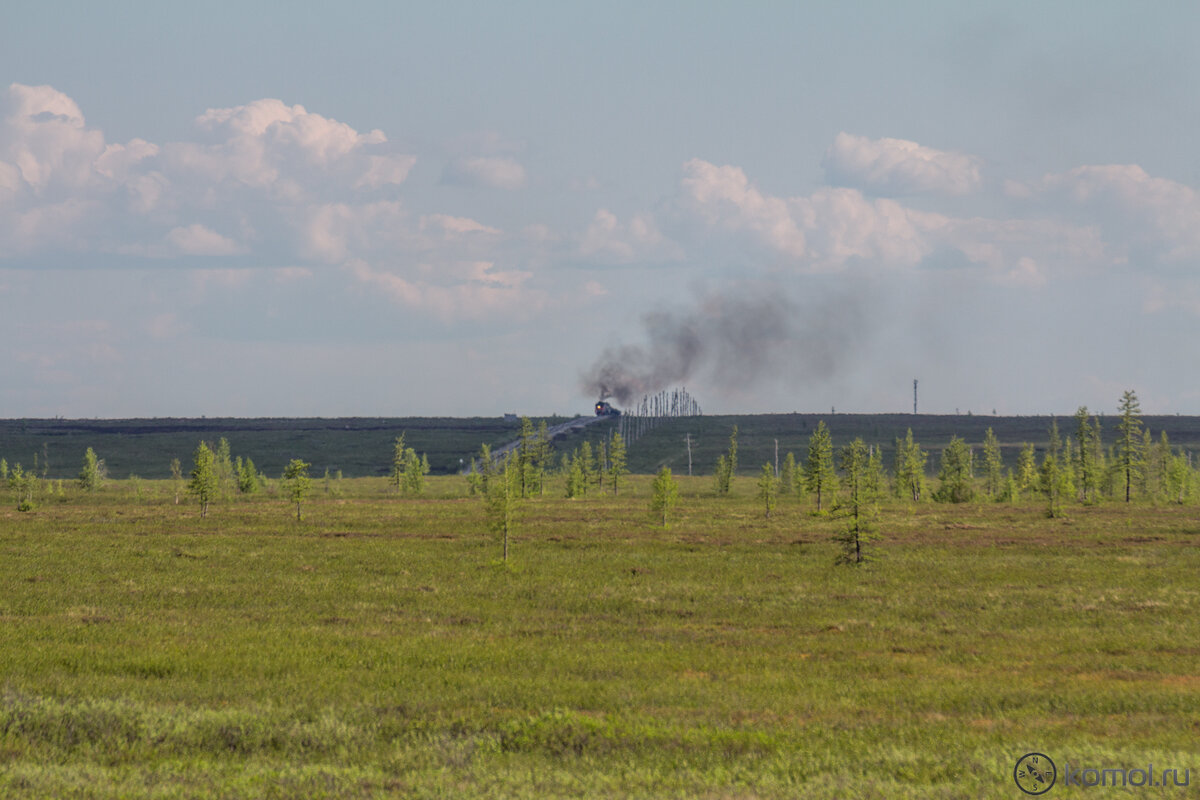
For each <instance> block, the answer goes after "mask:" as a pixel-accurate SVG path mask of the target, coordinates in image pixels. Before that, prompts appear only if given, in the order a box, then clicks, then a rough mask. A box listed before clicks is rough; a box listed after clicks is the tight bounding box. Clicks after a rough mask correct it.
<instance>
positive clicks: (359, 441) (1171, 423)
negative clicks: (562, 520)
mask: <svg viewBox="0 0 1200 800" xmlns="http://www.w3.org/2000/svg"><path fill="white" fill-rule="evenodd" d="M563 420H564V418H551V419H550V420H549V421H550V423H551V424H553V422H555V421H563ZM818 420H825V422H826V424H827V425H828V426H829V428H830V431H831V433H832V434H833V438H834V444H835V445H841V444H845V443H848V442H849V441H850V440H851V439H853V438H854V437H855V436H861V437H862V438H863V440H864V441H866V442H868V443H869V444H874V445H877V446H880V447H882V448H883V449H884V451H885V452H886V453H890V452H891V448H892V444H893V442H894V440H895V439H896V437H903V436H904V432H905V430H906V429H907V428H908V427H912V429H913V433H914V435H915V437H916V439H917V441H918V442H919V443H920V444H921V445H922V447H923V448H924V449H925V450H927V451H929V452H930V454H931V456H932V458H931V461H930V464H931V469H934V470H936V464H937V456H938V453H939V452H940V450H941V448H942V447H943V446H944V445H945V443H946V442H948V441H949V440H950V437H951V436H952V435H958V436H961V437H963V438H965V439H966V440H967V441H968V442H970V443H972V444H976V445H978V444H980V443H981V442H982V441H983V433H984V431H985V430H986V429H987V428H988V427H989V426H991V427H993V428H995V431H996V434H997V436H998V437H999V439H1000V441H1001V442H1002V444H1003V445H1004V452H1005V458H1006V460H1007V461H1008V462H1009V463H1010V464H1011V463H1013V462H1015V460H1016V453H1017V451H1018V450H1019V449H1020V446H1021V443H1022V442H1034V443H1039V444H1040V443H1043V442H1045V441H1046V438H1047V435H1046V431H1047V430H1048V428H1049V427H1050V418H1049V417H984V416H966V415H963V416H935V415H927V414H922V415H920V416H913V415H911V414H837V415H828V414H757V415H740V416H705V417H689V418H685V419H674V420H669V421H667V422H665V423H664V424H663V425H662V426H661V427H660V428H658V429H656V430H654V431H652V432H651V433H649V434H647V435H645V436H644V437H643V438H642V439H640V440H639V441H638V442H637V444H636V446H635V447H633V448H631V450H630V454H629V463H630V467H631V469H633V471H635V472H642V473H650V472H654V471H657V469H658V467H659V466H661V465H662V464H668V465H669V466H670V467H671V468H672V470H673V471H675V472H676V473H684V474H686V472H687V449H686V445H685V443H684V435H685V434H687V433H690V434H692V447H693V454H692V455H693V459H692V460H693V471H694V473H695V474H697V475H700V474H708V473H710V472H711V471H712V468H713V465H714V464H715V463H716V460H717V456H718V455H719V454H720V453H721V452H723V451H724V449H725V448H726V447H727V446H728V441H729V432H730V430H731V428H732V427H733V425H734V424H737V425H738V426H739V428H740V431H741V436H740V438H741V456H740V466H741V472H742V473H743V474H748V475H749V474H754V473H756V472H757V471H758V469H759V467H761V466H762V464H763V463H764V462H766V461H772V462H773V461H774V457H775V450H774V447H775V445H774V442H775V440H776V439H778V440H779V458H780V461H781V462H782V460H783V458H784V456H785V454H786V453H787V452H788V451H789V450H790V451H792V452H793V453H795V455H796V456H797V458H799V459H803V458H804V455H805V452H806V448H807V446H808V437H809V435H810V434H811V433H812V430H813V428H814V427H816V424H817V421H818ZM1144 422H1145V424H1146V425H1147V427H1149V428H1150V430H1151V431H1153V433H1154V435H1155V437H1157V436H1158V433H1159V431H1162V430H1166V431H1167V433H1168V434H1169V436H1170V438H1171V441H1172V443H1174V444H1176V445H1182V446H1184V447H1187V448H1189V449H1194V450H1200V417H1182V416H1165V417H1145V418H1144ZM1058 423H1059V426H1060V429H1061V430H1062V433H1063V434H1064V435H1065V434H1067V433H1069V432H1072V431H1073V425H1074V422H1073V420H1072V419H1070V418H1065V417H1059V418H1058ZM1102 423H1103V427H1104V436H1105V441H1108V442H1111V440H1112V437H1113V434H1114V432H1115V428H1116V419H1115V418H1113V417H1111V416H1110V417H1107V418H1105V419H1104V420H1103V421H1102ZM519 430H520V425H519V424H518V423H516V422H505V421H504V420H503V419H501V418H494V417H493V418H484V417H474V418H462V419H459V418H430V417H407V418H378V419H376V418H348V419H152V420H0V457H3V458H5V459H7V460H8V462H9V463H10V464H12V463H16V462H20V463H21V464H23V465H24V466H25V467H26V468H28V467H30V466H31V465H32V463H33V459H34V456H35V455H36V456H37V457H38V458H39V459H40V458H41V457H42V453H43V450H44V451H45V452H46V453H48V455H49V458H50V477H52V478H71V477H74V476H75V475H76V474H77V473H78V471H79V466H80V463H81V462H82V459H83V452H84V450H86V449H87V448H88V447H92V448H94V449H95V450H96V452H97V454H98V455H99V456H100V457H101V458H103V459H104V460H105V462H106V463H107V465H108V468H109V473H110V474H111V475H112V476H113V477H119V478H124V477H127V476H128V475H130V474H137V475H140V476H142V477H143V478H165V477H167V476H168V475H169V474H170V469H169V465H170V462H171V459H172V458H178V459H179V460H180V462H182V463H183V464H184V465H185V467H186V466H187V465H188V464H190V461H191V454H192V451H193V450H194V449H195V447H196V443H197V442H198V441H199V440H200V439H205V440H207V441H209V442H213V443H215V442H216V441H217V440H218V439H219V438H220V437H222V436H224V437H226V438H228V439H229V441H230V444H231V447H232V451H233V454H234V455H235V456H237V455H241V456H248V457H250V458H252V459H254V462H255V464H256V465H257V466H258V467H259V468H260V469H261V470H263V471H264V472H265V473H266V474H268V475H271V476H278V475H279V474H280V473H281V472H282V471H283V467H284V465H285V464H287V462H288V461H289V460H290V459H292V458H302V459H304V460H306V461H309V462H311V463H312V464H313V469H314V472H315V473H316V474H318V475H319V474H321V473H322V472H324V470H325V469H327V468H328V469H329V470H331V471H335V472H336V471H337V470H339V469H340V470H342V471H343V472H344V473H345V475H346V476H347V477H360V476H373V475H383V474H386V473H387V471H388V469H389V466H390V464H391V457H392V442H393V441H394V439H395V438H396V437H397V436H399V435H400V434H401V433H405V434H406V441H407V443H408V444H409V445H410V446H412V447H414V448H415V449H416V450H417V452H421V453H427V454H428V456H429V461H430V466H431V467H432V469H433V472H434V473H435V474H447V473H453V472H457V471H458V468H459V463H460V461H459V460H460V459H464V460H467V459H469V458H470V457H471V456H472V455H474V454H476V453H478V451H479V446H480V445H481V444H483V443H484V442H487V443H488V444H490V445H492V446H495V445H498V444H503V443H505V442H509V441H511V440H512V439H514V438H516V436H517V434H518V432H519ZM612 430H613V423H612V422H611V421H606V422H604V423H601V424H597V425H593V426H590V427H588V428H587V429H586V431H585V432H584V433H583V434H576V435H574V436H572V437H565V438H564V439H562V440H559V441H558V442H556V446H557V447H559V449H560V450H566V451H569V450H572V449H574V448H575V447H576V446H578V443H579V442H580V441H581V438H580V437H581V436H586V437H588V438H589V439H591V440H593V441H598V440H599V439H600V438H606V437H608V436H609V435H610V434H611V432H612Z"/></svg>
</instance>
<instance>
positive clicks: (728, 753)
mask: <svg viewBox="0 0 1200 800" xmlns="http://www.w3.org/2000/svg"><path fill="white" fill-rule="evenodd" d="M646 483H647V482H646V479H642V478H638V479H635V480H634V481H633V485H632V486H631V487H630V491H629V492H628V493H627V494H626V495H624V496H623V497H621V498H617V499H614V498H611V497H605V498H596V497H592V498H588V499H585V500H581V501H568V500H562V499H558V498H557V497H550V496H547V497H544V498H538V499H536V500H534V501H531V502H529V503H527V504H526V505H525V507H524V509H523V511H522V513H521V519H520V522H519V527H518V532H517V535H516V539H515V543H514V546H513V554H514V558H513V562H512V565H511V566H510V567H504V566H502V565H500V564H498V563H497V562H496V560H495V558H496V556H497V555H498V548H497V545H496V544H495V543H494V542H493V541H490V540H489V537H488V536H487V535H486V534H485V533H484V524H483V516H482V507H481V504H480V503H479V501H478V500H474V499H469V498H465V497H462V496H461V494H462V492H463V482H462V480H461V479H459V478H441V479H434V480H433V481H432V483H431V488H430V492H429V496H428V497H426V498H424V499H399V498H396V497H394V496H391V495H389V494H388V493H387V491H386V489H385V487H384V484H383V482H382V481H380V480H371V479H364V480H356V481H345V482H342V483H341V484H335V485H334V486H333V487H331V488H333V489H334V490H335V491H337V492H339V493H340V496H335V495H332V494H324V493H321V494H318V496H317V497H316V498H315V499H314V502H313V503H311V504H310V506H309V508H308V516H307V519H306V521H305V522H304V523H302V524H299V525H297V524H295V523H294V521H293V520H290V519H289V516H288V514H289V510H288V509H287V508H286V506H285V504H284V503H283V502H282V501H281V500H279V499H276V498H271V497H259V498H256V499H253V500H250V501H245V500H240V501H238V502H236V503H227V504H224V505H220V506H217V507H216V508H214V510H213V512H212V515H211V516H210V518H209V519H207V520H200V519H199V518H198V516H197V514H196V512H195V509H193V508H192V507H190V506H176V505H174V504H173V503H172V498H171V487H170V486H169V484H167V483H165V482H164V483H152V482H142V483H141V484H140V491H141V493H142V494H141V497H140V498H139V499H138V500H136V501H135V500H134V499H133V498H132V496H131V495H130V494H129V493H130V492H131V491H133V487H132V486H130V485H128V484H126V485H121V486H112V487H109V488H108V489H106V490H104V491H103V492H102V493H101V494H100V495H98V496H94V497H89V498H83V497H79V496H77V495H75V496H68V497H67V498H66V499H65V500H59V501H56V502H51V503H50V504H48V505H45V506H43V507H42V508H41V509H40V510H38V511H37V512H34V513H32V514H24V515H21V514H17V513H16V512H13V511H10V510H9V509H11V507H12V506H11V504H8V503H6V504H5V506H4V508H5V510H4V511H0V626H2V630H3V635H2V636H0V664H3V665H4V667H3V683H2V684H0V796H10V795H13V796H64V795H68V794H70V795H72V796H81V797H98V798H99V797H105V798H107V797H211V796H222V797H273V796H274V797H345V798H350V797H384V796H393V795H397V794H399V795H403V796H406V797H444V796H463V797H470V796H476V797H531V798H532V797H555V796H562V797H567V796H571V797H580V796H597V795H605V796H610V797H650V796H662V797H690V796H699V797H745V798H750V797H779V798H784V797H787V798H792V797H798V796H803V797H816V798H825V797H828V798H833V797H849V796H853V797H880V798H883V797H899V798H939V797H945V798H949V797H964V796H969V797H1012V796H1014V795H1016V794H1017V790H1016V788H1015V787H1014V786H1013V784H1012V782H1011V770H1012V764H1013V762H1014V761H1015V759H1016V757H1017V756H1019V755H1021V754H1022V753H1024V752H1027V751H1029V750H1041V751H1043V752H1047V753H1050V754H1051V755H1052V756H1054V757H1056V758H1059V759H1069V760H1071V761H1072V763H1076V764H1078V763H1080V762H1082V763H1084V764H1087V765H1106V766H1107V765H1115V766H1128V767H1133V766H1142V765H1144V764H1145V763H1146V762H1148V761H1149V762H1153V763H1154V764H1155V765H1156V766H1158V767H1169V766H1176V767H1180V768H1185V767H1189V766H1194V762H1195V761H1196V755H1197V751H1198V749H1197V746H1196V743H1195V742H1196V739H1195V724H1196V716H1195V709H1196V708H1197V707H1200V702H1198V701H1200V682H1198V681H1197V679H1196V676H1195V664H1196V657H1197V655H1198V652H1197V649H1196V642H1197V641H1200V614H1198V613H1197V612H1198V611H1200V593H1198V592H1197V591H1196V588H1195V574H1196V570H1197V568H1198V567H1200V549H1198V548H1197V544H1198V543H1200V523H1197V521H1196V515H1195V509H1194V508H1186V507H1148V506H1135V507H1133V508H1126V507H1123V506H1117V505H1105V506H1099V507H1094V508H1081V507H1073V508H1071V509H1070V512H1071V513H1070V516H1069V517H1068V518H1067V519H1066V520H1054V521H1051V520H1046V519H1045V518H1044V517H1043V516H1042V515H1041V514H1040V511H1039V509H1038V508H1034V507H1012V506H978V505H972V506H965V507H946V506H935V505H922V506H918V507H915V508H911V507H907V506H894V507H889V508H887V509H885V513H884V516H883V520H882V524H881V529H882V531H883V533H884V542H883V544H882V546H881V547H880V552H881V554H882V556H883V558H882V560H881V561H880V562H878V563H877V564H876V565H874V566H872V567H869V568H867V569H865V570H852V569H846V568H834V567H833V566H832V562H833V557H834V550H833V546H832V545H830V544H829V543H828V541H829V537H830V535H831V533H832V532H833V530H834V525H835V524H836V523H834V522H832V521H830V520H828V519H824V518H814V517H811V516H809V515H808V514H807V513H806V509H804V508H801V507H798V506H797V505H796V504H795V501H790V502H789V501H785V502H784V503H783V504H782V506H781V508H780V509H779V511H778V512H777V514H776V515H775V516H774V517H773V518H772V519H771V520H770V521H766V520H763V519H762V516H761V513H760V511H759V510H758V508H757V506H756V503H755V501H754V499H753V497H752V487H751V481H749V480H742V481H739V482H738V484H737V486H736V492H737V495H736V496H735V497H733V498H716V497H712V496H710V495H709V494H708V492H707V489H708V483H709V481H708V480H706V479H701V478H697V479H695V480H694V481H692V482H685V485H684V502H683V505H682V508H681V509H680V510H679V513H678V518H677V520H676V522H675V524H674V525H673V526H672V527H671V528H670V529H669V530H666V531H664V530H660V529H656V528H653V527H652V526H651V525H650V524H649V523H648V520H647V513H646V502H647V499H646V494H647V485H646ZM81 554H83V556H84V557H81ZM1061 763H1062V762H1061V760H1060V766H1061Z"/></svg>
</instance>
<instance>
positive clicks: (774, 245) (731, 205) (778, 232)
mask: <svg viewBox="0 0 1200 800" xmlns="http://www.w3.org/2000/svg"><path fill="white" fill-rule="evenodd" d="M681 183H682V187H683V193H684V201H685V204H686V205H688V206H689V207H690V209H691V210H692V211H694V212H696V213H698V214H699V215H700V216H701V218H703V219H704V221H706V222H707V223H708V224H710V225H715V226H719V227H722V228H725V229H726V230H731V231H739V232H740V231H745V232H748V233H750V234H751V235H752V236H754V237H755V238H757V239H759V240H760V241H762V242H763V243H765V244H766V245H767V246H769V247H770V248H771V249H773V250H776V251H778V252H780V253H782V254H784V255H787V256H791V257H793V258H802V257H803V256H804V255H805V252H806V249H807V248H806V242H805V238H804V234H803V233H802V232H801V230H800V228H799V226H798V225H797V224H796V220H795V219H793V217H792V212H791V209H790V208H789V207H788V203H787V201H786V200H783V199H781V198H778V197H769V196H766V195H764V194H762V192H760V191H759V190H758V189H757V188H755V187H754V186H752V185H751V184H750V180H749V179H748V178H747V177H746V173H745V172H743V171H742V170H741V168H739V167H732V166H724V167H718V166H716V165H715V164H710V163H708V162H707V161H702V160H701V159H698V158H693V159H692V160H691V161H688V162H687V163H685V164H684V165H683V179H682V181H681Z"/></svg>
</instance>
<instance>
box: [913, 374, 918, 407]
mask: <svg viewBox="0 0 1200 800" xmlns="http://www.w3.org/2000/svg"><path fill="white" fill-rule="evenodd" d="M913 413H914V414H916V413H917V379H916V378H913Z"/></svg>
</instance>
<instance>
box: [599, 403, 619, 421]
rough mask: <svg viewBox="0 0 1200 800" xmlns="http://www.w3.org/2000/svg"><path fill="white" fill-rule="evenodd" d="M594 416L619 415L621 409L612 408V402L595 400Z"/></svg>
mask: <svg viewBox="0 0 1200 800" xmlns="http://www.w3.org/2000/svg"><path fill="white" fill-rule="evenodd" d="M596 416H597V417H619V416H621V410H620V409H619V408H613V405H612V403H609V402H608V401H607V400H597V401H596Z"/></svg>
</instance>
